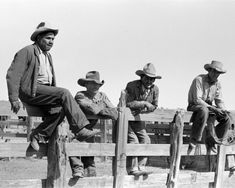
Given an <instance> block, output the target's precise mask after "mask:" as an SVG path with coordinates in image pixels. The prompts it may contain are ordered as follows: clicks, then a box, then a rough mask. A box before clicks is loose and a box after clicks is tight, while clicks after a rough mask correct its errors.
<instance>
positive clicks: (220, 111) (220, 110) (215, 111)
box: [209, 106, 225, 116]
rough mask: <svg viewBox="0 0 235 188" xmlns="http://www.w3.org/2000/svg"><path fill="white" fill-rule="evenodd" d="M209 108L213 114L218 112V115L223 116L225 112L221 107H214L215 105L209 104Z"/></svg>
mask: <svg viewBox="0 0 235 188" xmlns="http://www.w3.org/2000/svg"><path fill="white" fill-rule="evenodd" d="M209 108H210V110H212V111H213V112H214V113H215V114H218V115H220V116H223V115H224V113H225V111H224V110H222V109H220V108H216V107H215V106H210V107H209Z"/></svg>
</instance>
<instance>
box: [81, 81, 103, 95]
mask: <svg viewBox="0 0 235 188" xmlns="http://www.w3.org/2000/svg"><path fill="white" fill-rule="evenodd" d="M85 86H86V88H87V91H88V92H90V93H97V92H98V91H99V89H100V86H101V85H99V84H97V83H95V82H87V83H86V85H85Z"/></svg>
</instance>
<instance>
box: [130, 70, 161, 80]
mask: <svg viewBox="0 0 235 188" xmlns="http://www.w3.org/2000/svg"><path fill="white" fill-rule="evenodd" d="M135 73H136V74H137V75H138V76H142V75H146V76H148V77H151V78H156V79H161V78H162V77H161V76H156V75H153V74H148V73H145V72H144V71H142V70H137V71H136V72H135Z"/></svg>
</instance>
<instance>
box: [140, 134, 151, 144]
mask: <svg viewBox="0 0 235 188" xmlns="http://www.w3.org/2000/svg"><path fill="white" fill-rule="evenodd" d="M142 142H143V144H151V140H150V137H149V136H148V135H147V134H146V135H145V136H144V139H143V141H142Z"/></svg>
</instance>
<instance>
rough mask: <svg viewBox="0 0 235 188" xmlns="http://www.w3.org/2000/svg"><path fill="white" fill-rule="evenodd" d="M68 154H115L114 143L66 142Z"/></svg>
mask: <svg viewBox="0 0 235 188" xmlns="http://www.w3.org/2000/svg"><path fill="white" fill-rule="evenodd" d="M66 151H67V155H68V156H115V144H108V143H101V144H98V143H66Z"/></svg>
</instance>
